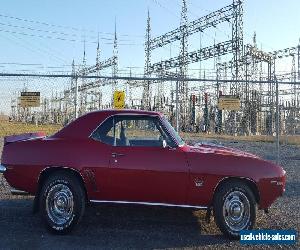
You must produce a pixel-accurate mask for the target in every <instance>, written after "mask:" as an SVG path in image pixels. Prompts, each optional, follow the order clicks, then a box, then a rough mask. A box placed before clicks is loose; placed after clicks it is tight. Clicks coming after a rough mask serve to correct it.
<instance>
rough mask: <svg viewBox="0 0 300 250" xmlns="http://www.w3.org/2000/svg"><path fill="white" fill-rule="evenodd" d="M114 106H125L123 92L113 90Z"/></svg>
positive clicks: (117, 107) (118, 107)
mask: <svg viewBox="0 0 300 250" xmlns="http://www.w3.org/2000/svg"><path fill="white" fill-rule="evenodd" d="M114 108H115V109H123V108H125V92H124V91H115V92H114Z"/></svg>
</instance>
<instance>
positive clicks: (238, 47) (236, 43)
mask: <svg viewBox="0 0 300 250" xmlns="http://www.w3.org/2000/svg"><path fill="white" fill-rule="evenodd" d="M232 21H233V22H232V47H233V63H234V70H233V79H234V80H239V79H242V76H243V72H242V67H240V65H239V62H240V60H241V58H242V56H243V0H233V19H232ZM233 86H234V88H233V89H232V90H231V92H232V94H235V95H238V94H240V93H243V92H241V91H242V88H241V87H242V86H241V84H239V83H235V84H234V85H233Z"/></svg>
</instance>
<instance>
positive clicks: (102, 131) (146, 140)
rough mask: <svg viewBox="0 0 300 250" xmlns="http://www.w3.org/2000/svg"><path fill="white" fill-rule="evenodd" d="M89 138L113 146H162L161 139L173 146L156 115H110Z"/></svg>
mask: <svg viewBox="0 0 300 250" xmlns="http://www.w3.org/2000/svg"><path fill="white" fill-rule="evenodd" d="M91 138H93V139H94V140H97V141H101V142H103V143H106V144H109V145H114V146H128V147H130V146H131V147H162V146H163V140H166V142H167V144H168V145H170V146H174V142H172V140H171V139H170V136H169V135H168V134H167V133H166V132H165V129H164V128H163V127H162V125H161V122H160V120H159V119H158V117H149V116H131V115H130V116H125V115H119V116H115V117H111V118H109V119H107V120H106V121H105V122H103V123H102V124H101V125H100V126H99V127H98V128H97V129H96V130H95V131H94V132H93V134H92V135H91Z"/></svg>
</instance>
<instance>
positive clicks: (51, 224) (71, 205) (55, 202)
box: [39, 171, 86, 234]
mask: <svg viewBox="0 0 300 250" xmlns="http://www.w3.org/2000/svg"><path fill="white" fill-rule="evenodd" d="M39 201H40V202H39V204H40V214H41V217H42V219H43V221H44V222H45V224H46V227H47V229H48V230H50V232H52V233H55V234H66V233H68V232H70V231H71V230H72V228H73V227H74V226H75V225H76V224H77V223H78V222H79V221H80V219H81V218H82V216H83V214H84V210H85V204H86V202H85V201H86V197H85V192H84V190H83V187H82V184H81V183H80V181H79V180H78V179H77V178H76V177H75V176H74V175H72V173H68V172H66V171H58V172H56V173H54V174H52V175H50V176H49V177H48V179H47V180H46V181H45V182H44V184H43V186H42V189H41V192H40V199H39Z"/></svg>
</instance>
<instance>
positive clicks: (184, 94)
mask: <svg viewBox="0 0 300 250" xmlns="http://www.w3.org/2000/svg"><path fill="white" fill-rule="evenodd" d="M187 25H188V19H187V4H186V0H182V9H181V18H180V55H179V63H180V66H179V74H180V76H181V77H183V78H184V77H186V76H187V64H188V40H187V37H188V26H187ZM179 102H180V113H181V114H182V116H183V117H182V119H181V121H182V123H183V124H182V125H183V126H184V127H186V124H185V122H186V120H187V118H188V117H187V114H188V110H187V109H188V82H186V81H184V80H183V81H181V82H180V83H179Z"/></svg>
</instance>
